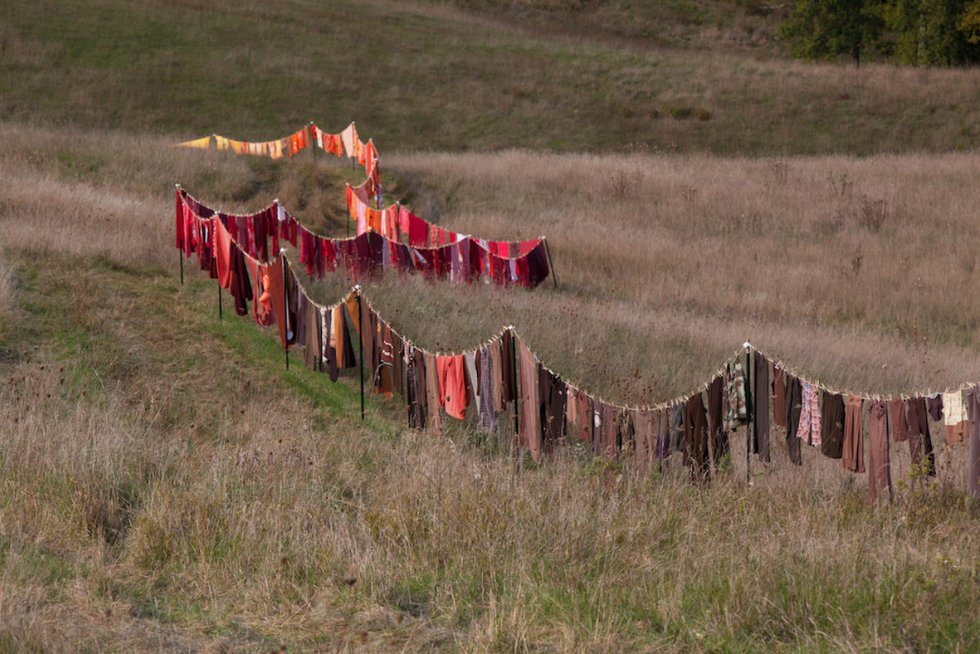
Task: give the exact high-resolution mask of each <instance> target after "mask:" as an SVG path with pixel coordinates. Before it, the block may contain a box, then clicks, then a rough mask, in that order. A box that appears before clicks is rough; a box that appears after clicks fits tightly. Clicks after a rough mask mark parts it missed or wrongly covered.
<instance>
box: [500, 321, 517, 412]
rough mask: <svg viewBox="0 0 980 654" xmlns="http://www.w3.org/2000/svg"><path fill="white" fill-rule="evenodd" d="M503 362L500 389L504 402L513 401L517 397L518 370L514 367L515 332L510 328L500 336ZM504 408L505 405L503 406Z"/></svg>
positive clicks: (501, 363) (501, 364)
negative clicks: (515, 386)
mask: <svg viewBox="0 0 980 654" xmlns="http://www.w3.org/2000/svg"><path fill="white" fill-rule="evenodd" d="M500 345H501V362H500V382H501V383H500V391H501V394H502V396H503V401H504V402H513V401H514V400H515V399H516V397H517V389H516V388H514V385H515V384H516V383H517V377H516V376H515V375H516V374H517V371H516V370H515V369H514V366H515V365H517V364H516V360H515V357H516V352H515V347H514V334H513V333H512V332H511V331H510V330H509V329H508V330H507V331H505V332H504V333H503V336H501V338H500ZM501 410H503V407H501Z"/></svg>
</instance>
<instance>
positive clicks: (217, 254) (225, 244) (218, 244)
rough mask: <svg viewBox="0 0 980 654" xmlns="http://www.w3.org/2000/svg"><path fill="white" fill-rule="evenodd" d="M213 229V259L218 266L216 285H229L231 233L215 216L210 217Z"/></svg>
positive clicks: (228, 286) (226, 286)
mask: <svg viewBox="0 0 980 654" xmlns="http://www.w3.org/2000/svg"><path fill="white" fill-rule="evenodd" d="M211 229H213V230H214V261H215V265H216V266H217V268H218V286H220V287H221V288H230V287H231V234H229V233H228V230H227V229H225V226H224V225H222V224H221V221H220V220H218V219H217V218H212V219H211Z"/></svg>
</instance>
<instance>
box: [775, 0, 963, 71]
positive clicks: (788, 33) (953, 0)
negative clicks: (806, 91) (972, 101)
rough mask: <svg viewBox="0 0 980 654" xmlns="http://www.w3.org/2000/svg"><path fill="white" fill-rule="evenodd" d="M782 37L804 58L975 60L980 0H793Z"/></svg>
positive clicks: (939, 62) (954, 62)
mask: <svg viewBox="0 0 980 654" xmlns="http://www.w3.org/2000/svg"><path fill="white" fill-rule="evenodd" d="M780 36H781V37H782V38H783V39H784V40H785V41H786V43H787V45H788V46H789V48H790V50H791V52H792V53H793V55H794V56H796V57H800V58H803V59H816V60H831V59H836V58H838V57H841V56H850V57H851V58H852V59H853V60H854V63H855V64H857V65H860V64H861V62H862V61H864V60H865V59H867V58H874V59H890V60H892V61H895V62H896V63H900V64H906V65H915V66H964V65H970V64H976V63H980V0H793V2H792V5H791V9H790V12H789V15H788V16H787V18H786V20H785V21H784V22H783V23H782V25H781V27H780Z"/></svg>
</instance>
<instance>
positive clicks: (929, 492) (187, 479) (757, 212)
mask: <svg viewBox="0 0 980 654" xmlns="http://www.w3.org/2000/svg"><path fill="white" fill-rule="evenodd" d="M376 138H377V142H378V145H379V148H380V149H381V151H382V155H383V157H384V159H383V168H382V171H383V175H385V178H386V181H388V184H387V188H388V191H389V194H391V195H392V196H393V197H399V198H401V199H404V200H405V201H406V202H407V203H408V204H409V206H411V207H412V208H413V209H414V210H415V211H416V212H417V213H419V214H421V215H423V216H426V217H429V218H431V219H433V220H434V221H436V222H439V223H441V224H444V225H447V226H451V227H453V228H455V229H458V230H460V231H463V232H467V233H470V232H472V233H473V234H474V235H475V236H480V237H495V238H518V237H530V236H537V235H541V234H543V235H546V236H547V237H548V239H549V243H550V244H551V248H552V254H553V255H554V262H555V267H556V271H557V276H558V288H557V289H556V288H553V287H552V286H549V285H547V284H545V285H543V286H541V287H539V288H538V289H535V290H534V291H525V290H513V291H501V290H499V289H493V288H486V287H478V286H476V287H472V288H470V287H462V288H461V287H451V286H448V285H445V284H435V283H429V282H426V281H423V280H419V279H408V280H398V279H397V278H385V279H383V280H379V281H377V282H373V283H370V284H368V285H366V288H365V292H366V293H367V294H368V295H369V297H371V299H372V301H373V302H374V303H375V305H376V306H377V307H378V309H379V311H380V312H381V313H382V315H383V316H384V317H386V318H388V319H389V320H391V321H392V322H393V324H394V326H395V327H397V328H398V329H399V331H401V332H402V333H404V334H406V335H408V336H411V337H413V339H414V340H416V341H417V342H418V343H419V344H420V345H422V346H425V347H429V348H432V349H437V348H438V349H442V350H447V349H453V348H458V347H462V346H466V345H469V344H472V343H474V342H476V341H477V340H478V339H482V338H484V337H486V336H488V335H489V334H491V333H493V332H495V331H496V330H497V329H498V328H499V327H500V326H501V325H503V324H513V325H515V326H516V327H517V328H518V330H519V331H520V332H521V334H523V335H524V336H525V337H526V338H527V340H528V342H529V343H530V344H531V346H532V347H533V348H534V349H535V351H536V352H538V353H539V354H540V355H541V357H542V359H543V360H544V361H545V362H546V363H548V364H549V365H550V366H552V367H553V368H555V369H556V370H558V371H560V372H562V373H563V374H564V375H566V376H568V377H569V378H571V379H574V380H576V381H578V382H579V383H580V384H581V385H582V386H584V387H586V388H589V389H594V390H595V391H596V392H599V393H601V394H602V395H603V396H605V397H607V398H609V399H611V400H616V401H622V402H631V403H642V402H646V401H649V402H654V401H659V400H663V399H665V398H667V397H671V396H673V395H675V394H677V393H681V392H684V391H686V390H688V389H689V388H690V387H691V386H692V385H693V384H696V383H698V382H700V381H703V380H705V379H706V378H707V377H708V376H709V375H710V374H711V373H712V372H713V371H714V369H715V366H716V365H717V364H718V363H719V362H720V361H721V360H722V359H723V358H724V357H725V356H727V355H728V354H730V353H731V351H732V350H733V349H734V348H735V347H737V346H738V345H740V344H741V343H742V342H743V341H745V340H747V339H748V340H751V341H752V342H753V343H755V344H756V345H758V346H760V347H762V348H764V349H766V350H768V351H771V352H773V353H774V354H778V355H779V356H781V357H782V358H784V359H785V360H786V362H788V363H790V364H791V365H793V366H795V367H798V368H799V369H800V370H801V371H802V372H806V373H809V374H812V375H814V376H815V377H817V378H818V379H820V380H822V381H825V382H827V383H830V384H833V385H837V386H843V387H848V388H853V389H856V390H872V391H883V392H900V391H903V390H912V389H920V388H933V389H942V388H944V387H946V386H948V385H955V384H958V383H959V382H961V381H964V380H976V379H980V373H978V371H980V356H978V354H977V351H978V349H977V338H978V337H980V334H978V332H977V329H978V325H980V314H978V310H977V309H976V307H975V306H974V303H972V302H971V299H970V298H971V297H973V296H974V295H976V291H977V288H976V285H977V281H976V276H975V274H974V272H975V270H974V269H975V266H976V263H977V262H976V257H975V255H974V254H973V249H972V248H971V246H970V244H971V243H972V242H973V241H974V240H976V238H977V236H978V233H977V232H978V231H980V226H978V225H977V223H976V221H975V215H976V210H975V208H976V206H977V200H978V195H980V183H978V182H980V172H978V170H980V167H978V166H977V163H978V160H977V156H976V155H975V154H956V155H929V156H926V155H908V156H878V157H870V158H864V159H853V158H847V157H829V156H828V157H814V158H802V157H799V158H798V157H774V158H762V159H740V158H721V157H711V156H685V157H645V156H633V157H622V156H586V155H549V154H534V153H529V152H522V151H509V152H503V153H497V154H403V155H399V154H396V153H393V154H390V155H388V154H386V151H385V149H384V138H383V134H378V135H376ZM168 143H169V140H168V139H162V138H151V137H141V138H139V139H137V138H133V137H129V136H126V135H123V134H119V133H113V132H99V131H92V132H79V133H77V134H75V135H74V137H73V138H72V139H70V140H65V139H63V138H60V136H59V135H58V134H56V133H52V132H49V131H47V130H40V129H34V128H31V127H25V126H23V125H17V124H9V123H8V124H2V125H0V144H2V145H3V148H4V153H5V154H4V157H3V158H2V160H0V176H2V177H3V179H4V180H5V182H7V183H5V184H4V185H3V186H0V234H2V235H3V239H2V248H3V253H2V260H0V261H2V265H0V380H2V386H0V425H3V426H2V428H0V436H2V437H0V488H2V492H0V496H2V498H3V499H2V502H0V651H25V650H26V651H46V650H60V651H64V650H79V651H84V650H113V651H132V650H175V651H201V650H205V651H256V650H264V651H270V650H275V649H277V648H279V647H280V646H283V645H286V646H287V647H288V649H289V650H290V651H292V650H300V651H306V650H309V651H392V650H401V651H419V650H447V651H449V650H465V651H532V650H536V651H596V652H602V651H608V652H619V651H629V650H633V651H678V650H681V651H708V650H719V649H727V650H739V651H773V650H776V651H790V650H792V651H797V650H800V649H804V650H833V651H837V650H846V651H856V650H869V649H879V650H907V651H924V650H944V651H946V650H953V651H972V650H974V649H976V648H977V646H978V643H980V630H978V627H977V623H976V620H975V619H974V618H973V616H975V615H976V614H977V612H978V609H980V605H978V602H980V600H978V598H980V593H978V590H980V588H978V584H980V568H978V560H977V556H976V553H977V552H978V547H980V543H978V540H977V538H978V536H977V535H978V533H980V532H978V530H977V524H978V523H977V520H978V515H977V509H976V506H975V505H973V504H972V503H971V502H969V501H968V500H967V499H966V498H965V497H964V495H963V493H962V488H963V470H962V460H963V452H962V451H961V450H962V446H960V447H959V448H954V447H948V446H945V445H940V447H939V451H938V457H939V463H940V475H939V478H938V479H937V480H936V481H935V482H934V483H930V484H926V483H924V482H923V481H922V480H921V479H919V478H917V477H916V475H915V474H914V473H913V472H912V471H911V469H910V467H909V465H908V460H907V459H908V457H907V453H906V452H905V451H904V450H902V449H900V448H895V454H894V456H895V458H894V466H893V475H894V478H895V485H896V492H895V501H894V502H893V503H891V504H883V505H880V506H877V507H870V506H868V504H867V502H866V491H865V479H864V478H863V476H855V475H850V474H846V473H844V472H843V471H841V470H840V468H839V466H838V465H837V463H836V462H833V461H829V460H825V459H823V458H822V457H821V456H820V455H819V454H817V453H816V452H814V453H812V454H810V453H806V452H805V453H804V466H803V467H802V468H801V469H797V468H795V467H791V466H789V465H787V462H786V455H785V448H784V446H782V445H780V442H781V434H779V433H776V434H775V435H774V443H775V447H774V453H773V459H774V462H773V463H772V464H771V465H765V464H762V463H761V462H758V461H756V460H753V461H752V471H751V483H747V482H746V474H745V473H746V470H745V468H744V449H743V448H744V434H743V433H742V432H738V433H736V434H735V435H734V436H733V448H734V451H733V456H732V460H731V463H730V465H729V466H726V467H724V468H723V469H722V470H721V471H720V473H719V474H718V475H717V476H716V478H715V479H714V480H713V481H712V483H711V484H710V485H709V486H707V487H704V488H693V487H691V486H689V485H688V484H687V482H686V479H687V475H686V474H685V471H684V470H683V467H682V466H681V464H680V462H679V461H678V460H677V458H678V457H675V459H674V460H671V461H669V462H667V463H666V464H665V465H664V466H661V467H659V468H657V469H656V470H654V471H653V472H652V473H651V474H649V475H644V476H640V475H638V474H637V473H636V471H635V470H634V468H633V467H632V466H631V465H630V463H629V461H605V460H590V459H589V458H588V457H587V456H586V455H585V453H583V452H581V451H578V450H576V449H574V448H569V449H568V450H566V451H562V452H560V453H559V454H558V455H556V456H555V457H554V459H553V460H548V461H547V462H546V463H545V464H544V465H542V466H541V467H535V466H532V465H530V464H529V462H528V461H527V460H523V461H521V463H520V464H519V465H517V464H515V461H514V460H513V459H512V458H510V457H508V456H507V454H508V452H507V447H506V445H501V443H499V442H498V443H494V442H490V441H487V440H486V439H484V438H483V437H481V436H480V435H478V434H476V433H474V432H473V431H471V430H470V429H468V428H467V427H465V426H460V427H454V428H453V429H451V430H449V434H448V435H447V436H443V437H435V436H432V435H428V434H417V433H413V432H410V431H409V430H407V429H406V428H405V427H404V416H403V412H401V411H400V410H399V409H398V407H397V405H396V404H395V402H388V401H385V400H374V399H373V398H369V403H368V419H367V421H366V422H365V423H363V424H362V423H361V422H360V420H359V410H358V396H357V392H356V386H355V385H354V384H353V383H351V382H352V380H350V379H348V380H347V381H345V382H341V383H338V384H335V385H332V384H330V383H329V381H327V380H325V379H323V376H318V375H315V374H314V373H311V372H308V371H305V370H303V369H301V368H300V367H299V366H296V365H293V366H292V367H291V368H290V369H289V370H286V369H285V367H284V365H283V359H282V353H281V351H279V349H278V348H277V346H276V344H275V342H274V340H273V338H272V337H271V335H270V334H268V333H266V332H263V331H261V330H260V329H259V328H258V327H256V326H255V325H253V324H251V323H250V322H248V321H246V320H241V319H238V318H236V317H234V316H229V315H228V313H229V312H226V314H225V319H224V320H223V321H220V322H219V321H218V319H217V315H216V306H215V305H216V297H215V289H214V285H213V284H212V283H211V282H210V281H209V280H207V279H206V278H205V276H204V275H203V274H201V273H199V272H198V271H197V270H195V269H194V268H193V267H192V266H189V267H188V268H187V269H186V270H185V275H186V283H185V285H184V286H183V287H181V286H180V284H179V281H178V273H177V256H176V253H175V252H174V249H173V238H172V229H173V186H172V184H173V183H174V182H181V183H182V184H183V185H184V187H185V188H187V189H188V190H189V191H190V192H191V193H193V194H195V195H196V196H197V197H199V198H201V199H202V200H204V201H205V202H208V201H212V202H213V203H214V204H216V205H220V206H223V207H227V208H229V209H236V208H238V209H255V208H259V207H262V206H264V205H265V204H266V203H267V202H268V201H269V200H270V199H272V198H273V197H279V198H280V199H281V200H282V201H283V203H284V204H286V206H287V207H289V208H295V212H296V213H297V214H298V215H299V216H300V217H301V218H302V219H304V220H306V221H308V222H309V223H311V224H313V225H315V226H316V227H317V228H318V229H322V230H323V231H325V232H327V231H329V232H330V233H332V234H334V235H341V234H343V233H344V230H346V228H347V226H346V225H345V224H344V223H343V222H342V219H343V218H342V216H343V206H342V203H343V193H342V189H343V182H344V181H345V180H349V179H353V177H352V174H351V173H350V171H348V170H344V169H343V168H342V167H339V166H329V165H327V164H326V163H324V162H323V160H322V159H321V162H320V165H319V166H318V167H316V168H314V167H313V165H312V163H311V162H310V161H309V160H307V159H305V158H304V159H301V160H297V161H293V162H282V163H270V162H266V161H259V160H251V159H240V158H234V157H231V156H224V155H218V154H215V153H200V152H184V151H179V150H175V149H173V148H169V147H168ZM349 284H350V280H349V279H346V278H344V277H343V276H342V275H338V276H337V277H331V278H328V279H326V280H324V281H322V282H317V283H315V284H311V288H312V289H313V290H314V292H315V293H316V294H317V297H319V298H320V299H322V300H323V301H325V302H326V301H330V300H333V299H334V298H336V296H337V295H338V294H339V292H340V289H346V287H347V286H349ZM226 306H227V305H226ZM505 436H506V435H505ZM936 440H937V442H941V436H940V434H939V432H938V431H937V432H936Z"/></svg>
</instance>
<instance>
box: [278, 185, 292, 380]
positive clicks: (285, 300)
mask: <svg viewBox="0 0 980 654" xmlns="http://www.w3.org/2000/svg"><path fill="white" fill-rule="evenodd" d="M276 202H278V200H276ZM279 264H280V267H281V268H282V288H283V312H282V314H283V318H284V320H285V322H286V342H285V343H283V346H282V349H283V350H284V351H285V353H286V370H289V293H288V292H286V289H287V288H288V286H287V285H286V249H285V248H279Z"/></svg>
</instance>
